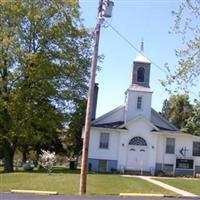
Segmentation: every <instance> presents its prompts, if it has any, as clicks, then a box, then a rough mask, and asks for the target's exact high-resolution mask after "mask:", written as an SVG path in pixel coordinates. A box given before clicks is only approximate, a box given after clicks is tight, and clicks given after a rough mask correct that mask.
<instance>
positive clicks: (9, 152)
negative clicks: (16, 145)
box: [3, 140, 14, 173]
mask: <svg viewBox="0 0 200 200" xmlns="http://www.w3.org/2000/svg"><path fill="white" fill-rule="evenodd" d="M3 151H4V159H5V165H4V172H7V173H8V172H13V158H14V149H13V148H12V147H11V145H10V143H9V142H8V141H7V140H4V147H3Z"/></svg>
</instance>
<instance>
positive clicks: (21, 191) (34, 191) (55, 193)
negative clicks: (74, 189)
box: [11, 190, 58, 195]
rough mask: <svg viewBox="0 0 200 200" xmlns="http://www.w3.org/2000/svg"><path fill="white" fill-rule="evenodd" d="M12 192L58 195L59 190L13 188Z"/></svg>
mask: <svg viewBox="0 0 200 200" xmlns="http://www.w3.org/2000/svg"><path fill="white" fill-rule="evenodd" d="M11 193H24V194H40V195H58V192H56V191H39V190H11Z"/></svg>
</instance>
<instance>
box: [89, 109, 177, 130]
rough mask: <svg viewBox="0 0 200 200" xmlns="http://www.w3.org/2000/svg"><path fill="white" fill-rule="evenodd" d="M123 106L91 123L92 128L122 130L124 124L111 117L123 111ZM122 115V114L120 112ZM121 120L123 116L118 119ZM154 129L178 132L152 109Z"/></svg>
mask: <svg viewBox="0 0 200 200" xmlns="http://www.w3.org/2000/svg"><path fill="white" fill-rule="evenodd" d="M124 108H125V106H120V107H118V108H116V109H114V110H112V111H110V112H109V113H106V114H105V115H103V116H101V117H99V118H97V119H96V120H95V121H93V122H92V127H101V128H113V129H124V126H122V125H123V124H124V123H125V122H124V121H123V120H113V118H112V115H113V116H114V115H115V113H116V112H119V110H124ZM121 114H123V112H121ZM114 118H115V117H114ZM120 118H121V119H123V116H121V117H120ZM150 122H151V123H152V124H153V125H154V126H155V127H157V128H158V129H159V130H161V131H172V132H175V131H176V132H177V131H179V129H178V128H176V127H175V126H174V125H173V124H171V123H170V122H169V121H168V120H166V119H165V118H164V117H162V116H161V115H160V114H159V113H158V112H156V111H155V110H154V109H153V108H152V109H151V121H150Z"/></svg>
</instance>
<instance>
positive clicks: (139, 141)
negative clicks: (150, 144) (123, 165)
mask: <svg viewBox="0 0 200 200" xmlns="http://www.w3.org/2000/svg"><path fill="white" fill-rule="evenodd" d="M129 145H140V146H147V143H146V141H145V140H144V139H143V138H142V137H134V138H132V139H131V140H130V141H129Z"/></svg>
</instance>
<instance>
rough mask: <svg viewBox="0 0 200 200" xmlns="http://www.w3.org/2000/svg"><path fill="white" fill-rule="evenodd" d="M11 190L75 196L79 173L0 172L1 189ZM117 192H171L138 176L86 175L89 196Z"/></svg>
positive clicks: (3, 190) (169, 193)
mask: <svg viewBox="0 0 200 200" xmlns="http://www.w3.org/2000/svg"><path fill="white" fill-rule="evenodd" d="M11 189H29V190H48V191H58V192H59V194H65V195H78V190H79V174H77V173H52V174H51V175H48V174H47V173H34V172H33V173H24V172H15V173H10V174H4V173H2V174H0V191H1V192H10V190H11ZM120 192H134V193H162V194H166V195H172V194H173V193H172V192H170V191H167V190H164V189H163V188H160V187H158V186H156V185H153V184H151V183H148V182H146V181H144V180H141V179H139V178H129V177H122V176H120V175H103V174H89V175H88V195H118V194H119V193H120Z"/></svg>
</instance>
